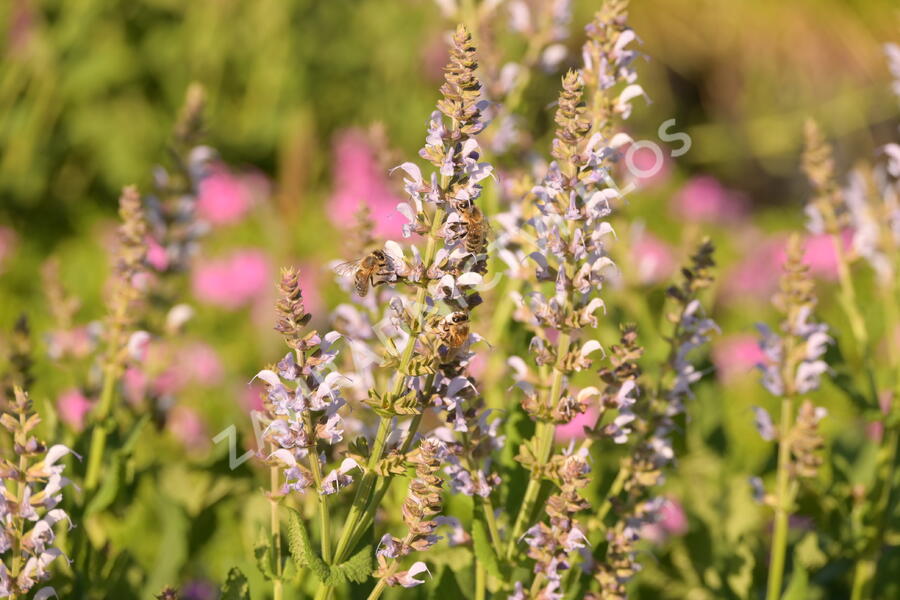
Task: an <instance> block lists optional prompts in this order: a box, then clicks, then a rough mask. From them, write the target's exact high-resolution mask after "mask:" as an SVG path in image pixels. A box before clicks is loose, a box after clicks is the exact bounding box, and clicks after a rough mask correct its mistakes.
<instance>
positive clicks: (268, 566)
mask: <svg viewBox="0 0 900 600" xmlns="http://www.w3.org/2000/svg"><path fill="white" fill-rule="evenodd" d="M253 556H254V557H255V558H256V568H257V569H259V572H260V573H262V576H263V578H264V579H265V580H266V581H271V580H272V579H275V573H274V572H273V570H272V541H271V539H270V538H269V537H268V536H267V535H266V534H265V532H264V531H263V530H262V529H260V531H259V539H258V541H257V542H256V545H255V546H254V547H253ZM280 559H281V557H279V560H280Z"/></svg>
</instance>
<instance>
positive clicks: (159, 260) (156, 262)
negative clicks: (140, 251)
mask: <svg viewBox="0 0 900 600" xmlns="http://www.w3.org/2000/svg"><path fill="white" fill-rule="evenodd" d="M147 262H148V263H150V266H151V267H153V268H154V269H156V270H157V271H165V270H166V269H167V268H168V267H169V254H168V253H167V252H166V249H165V248H163V247H162V246H160V245H159V242H157V241H156V240H155V239H153V237H152V236H149V235H148V236H147Z"/></svg>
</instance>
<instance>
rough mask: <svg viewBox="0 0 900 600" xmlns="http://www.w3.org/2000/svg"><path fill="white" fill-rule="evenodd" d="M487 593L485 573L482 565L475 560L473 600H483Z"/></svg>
mask: <svg viewBox="0 0 900 600" xmlns="http://www.w3.org/2000/svg"><path fill="white" fill-rule="evenodd" d="M486 593H487V572H486V571H485V569H484V563H483V562H481V561H480V560H478V559H475V600H484V598H485V595H486Z"/></svg>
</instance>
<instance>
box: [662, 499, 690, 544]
mask: <svg viewBox="0 0 900 600" xmlns="http://www.w3.org/2000/svg"><path fill="white" fill-rule="evenodd" d="M658 523H659V525H660V527H662V529H663V531H664V532H666V533H667V534H668V535H684V534H685V533H687V530H688V520H687V515H685V514H684V508H682V507H681V504H680V503H679V502H678V501H677V500H675V499H674V498H666V499H664V500H663V503H662V507H661V508H660V509H659V521H658Z"/></svg>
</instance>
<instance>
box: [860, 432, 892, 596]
mask: <svg viewBox="0 0 900 600" xmlns="http://www.w3.org/2000/svg"><path fill="white" fill-rule="evenodd" d="M884 435H885V439H884V442H883V443H882V446H881V448H879V450H878V456H877V457H876V465H877V467H876V469H877V471H876V473H875V477H876V489H875V504H874V506H873V507H872V514H873V515H874V521H875V522H874V524H873V528H872V530H871V531H872V533H873V537H872V539H871V540H869V543H868V544H867V548H866V551H865V555H864V556H863V557H862V558H861V559H860V560H859V561H858V562H857V563H856V568H855V569H854V573H853V595H852V596H851V598H852V599H853V600H862V599H864V598H871V597H872V592H873V590H874V587H875V574H876V572H877V567H878V557H879V555H880V554H881V547H882V546H883V545H884V535H885V532H886V530H887V528H888V527H887V520H888V516H889V513H890V508H891V505H892V496H893V482H894V473H895V469H896V465H897V458H898V446H900V444H898V432H897V428H896V427H891V428H886V430H885V434H884Z"/></svg>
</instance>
